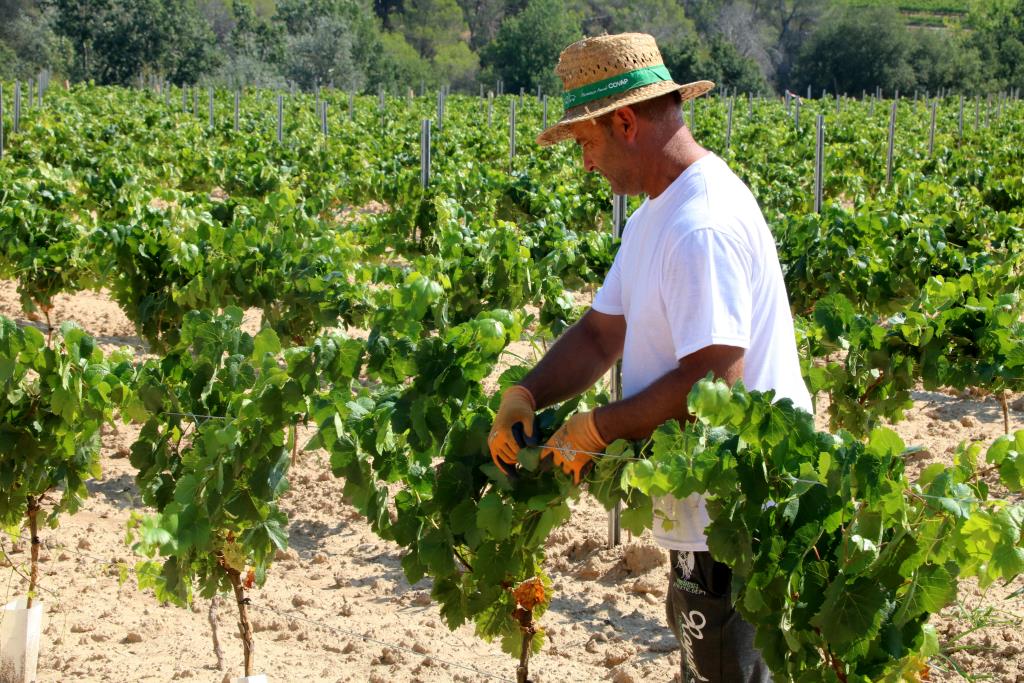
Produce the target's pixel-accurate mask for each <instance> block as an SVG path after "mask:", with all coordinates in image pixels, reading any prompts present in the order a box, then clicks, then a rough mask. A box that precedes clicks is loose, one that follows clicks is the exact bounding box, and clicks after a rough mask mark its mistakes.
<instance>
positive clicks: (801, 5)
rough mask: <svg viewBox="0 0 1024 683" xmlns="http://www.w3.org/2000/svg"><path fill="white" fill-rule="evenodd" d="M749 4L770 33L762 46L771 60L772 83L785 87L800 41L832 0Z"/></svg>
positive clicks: (770, 0)
mask: <svg viewBox="0 0 1024 683" xmlns="http://www.w3.org/2000/svg"><path fill="white" fill-rule="evenodd" d="M750 4H751V8H752V10H753V12H754V15H755V16H757V17H758V18H759V19H760V20H761V22H762V25H763V26H764V27H765V30H766V31H767V32H768V34H769V35H770V36H771V37H772V38H771V39H769V42H768V44H767V45H766V48H767V50H768V52H769V55H770V58H771V61H772V66H773V68H772V71H773V73H774V80H775V84H776V85H777V86H780V87H785V86H786V85H787V84H789V83H790V75H791V73H792V70H793V68H794V65H795V64H796V61H797V58H798V56H799V54H800V51H801V50H802V49H803V45H804V43H805V42H806V40H807V39H808V38H809V37H810V35H811V33H812V32H813V31H814V30H815V28H816V27H817V26H818V24H819V23H820V20H821V16H822V14H823V12H825V11H827V10H828V9H829V8H830V6H831V5H834V4H835V3H834V2H833V1H823V0H751V3H750Z"/></svg>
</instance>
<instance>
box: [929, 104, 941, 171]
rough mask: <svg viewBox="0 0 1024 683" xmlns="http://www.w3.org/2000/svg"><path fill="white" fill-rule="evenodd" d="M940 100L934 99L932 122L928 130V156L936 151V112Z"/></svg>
mask: <svg viewBox="0 0 1024 683" xmlns="http://www.w3.org/2000/svg"><path fill="white" fill-rule="evenodd" d="M938 104H939V103H938V102H936V101H934V100H932V124H931V129H930V130H929V131H928V156H929V157H931V156H932V155H933V154H934V153H935V112H936V110H937V109H938Z"/></svg>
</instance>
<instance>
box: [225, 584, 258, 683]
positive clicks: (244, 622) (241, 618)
mask: <svg viewBox="0 0 1024 683" xmlns="http://www.w3.org/2000/svg"><path fill="white" fill-rule="evenodd" d="M224 571H225V572H227V575H228V580H229V581H230V582H231V587H232V588H233V589H234V591H235V602H237V603H238V632H239V634H240V635H241V636H242V650H243V652H244V656H245V675H246V676H251V675H252V649H253V642H252V625H251V624H250V623H249V611H248V609H246V605H248V604H249V603H248V599H247V598H246V597H245V589H244V588H242V578H241V574H240V572H239V571H238V570H236V569H232V568H231V567H224Z"/></svg>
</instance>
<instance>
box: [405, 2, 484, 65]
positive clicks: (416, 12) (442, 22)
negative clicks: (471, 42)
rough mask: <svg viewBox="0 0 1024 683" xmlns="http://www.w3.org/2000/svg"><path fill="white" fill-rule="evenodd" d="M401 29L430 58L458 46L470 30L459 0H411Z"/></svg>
mask: <svg viewBox="0 0 1024 683" xmlns="http://www.w3.org/2000/svg"><path fill="white" fill-rule="evenodd" d="M401 30H402V33H404V34H405V39H406V40H407V41H408V43H409V44H410V45H412V46H413V47H414V48H416V50H417V51H418V52H419V53H420V55H422V56H423V57H426V58H427V59H430V58H432V57H433V56H434V55H436V54H437V53H438V50H440V49H441V48H442V47H445V46H449V45H454V44H455V43H457V42H459V41H460V40H461V35H462V34H463V33H465V32H466V31H468V30H469V27H468V26H467V25H466V19H465V17H463V16H462V8H461V7H459V5H458V3H456V2H455V0H409V2H408V3H407V4H406V10H405V15H404V16H403V18H402V21H401Z"/></svg>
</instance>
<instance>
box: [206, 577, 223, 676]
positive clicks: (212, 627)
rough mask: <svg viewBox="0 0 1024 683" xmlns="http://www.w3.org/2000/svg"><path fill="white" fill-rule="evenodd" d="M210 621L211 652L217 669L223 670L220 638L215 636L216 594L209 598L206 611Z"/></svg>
mask: <svg viewBox="0 0 1024 683" xmlns="http://www.w3.org/2000/svg"><path fill="white" fill-rule="evenodd" d="M206 618H207V619H208V620H209V622H210V633H211V634H212V636H213V654H214V656H216V657H217V671H223V670H224V651H223V650H221V649H220V638H219V637H218V636H217V596H216V595H214V596H213V597H212V598H210V611H209V612H207V613H206Z"/></svg>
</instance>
